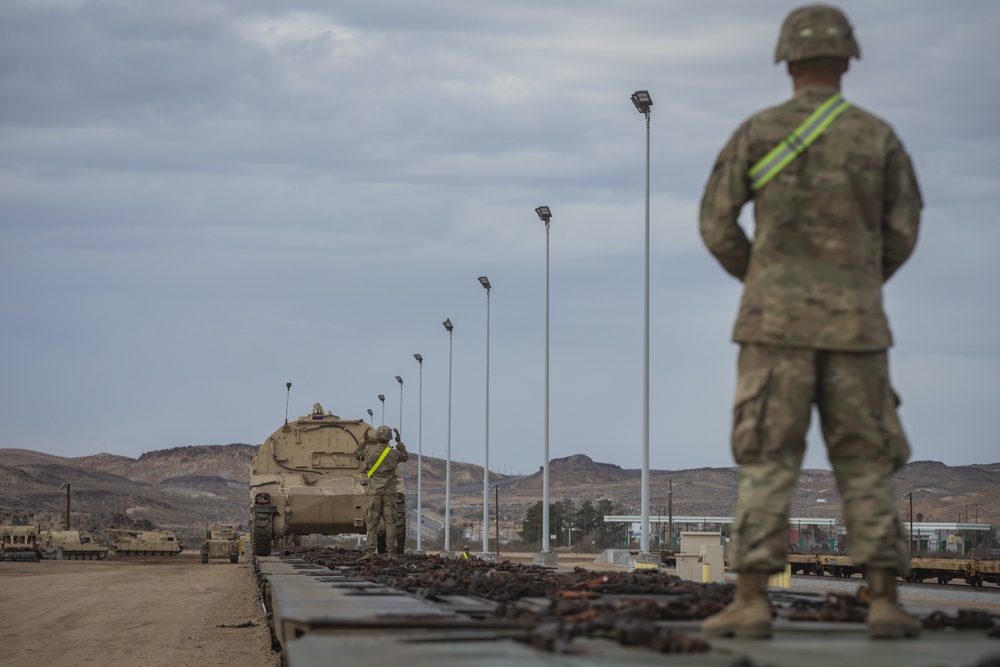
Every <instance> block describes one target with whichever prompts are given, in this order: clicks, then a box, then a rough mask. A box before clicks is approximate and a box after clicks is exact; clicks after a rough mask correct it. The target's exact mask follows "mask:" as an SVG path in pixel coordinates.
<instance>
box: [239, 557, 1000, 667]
mask: <svg viewBox="0 0 1000 667" xmlns="http://www.w3.org/2000/svg"><path fill="white" fill-rule="evenodd" d="M310 561H314V562H310ZM256 562H257V568H258V574H259V578H260V582H261V586H262V592H263V598H264V603H265V607H266V608H267V610H268V612H269V614H270V616H271V620H272V628H273V631H274V635H275V640H276V642H277V643H278V644H279V645H280V646H281V648H282V650H283V652H284V657H285V661H286V664H287V665H288V666H289V667H313V666H318V665H328V664H330V663H331V660H334V659H345V660H362V661H363V662H365V663H371V664H377V663H379V662H381V661H383V660H384V661H393V662H399V661H405V662H406V663H407V665H425V664H426V665H434V666H435V667H450V666H451V665H455V666H458V665H461V667H469V665H505V666H506V665H509V664H511V663H512V662H514V661H516V662H517V663H518V664H522V665H529V666H530V665H539V666H542V665H545V666H560V665H595V666H596V665H608V664H615V665H624V666H632V665H635V666H643V665H653V664H656V665H662V664H664V663H666V664H669V665H675V666H677V667H689V666H700V667H723V666H725V667H730V666H734V665H744V666H747V667H749V666H750V665H761V666H763V665H771V666H774V667H793V666H794V667H800V666H801V665H806V664H808V665H812V666H814V667H826V666H830V667H832V666H834V665H836V666H837V667H840V666H841V665H844V664H856V665H871V666H873V667H878V666H879V665H892V666H893V667H896V666H898V665H899V664H906V665H908V666H910V667H921V666H924V667H944V666H949V665H955V666H959V665H961V666H963V667H967V666H969V665H974V664H976V662H977V661H979V660H982V659H984V658H986V657H987V656H1000V640H997V639H990V638H988V637H987V632H988V630H987V628H988V627H989V626H991V625H993V626H994V630H993V632H996V629H995V628H996V624H997V623H1000V609H998V610H996V613H992V614H991V613H983V612H980V613H979V614H978V615H977V616H976V618H974V619H972V620H970V619H969V618H968V617H966V618H965V621H964V622H965V624H966V625H978V628H977V629H963V628H962V627H950V628H948V629H933V628H929V629H925V631H924V634H923V636H922V637H921V638H920V639H916V640H908V641H872V640H869V639H868V637H867V629H866V626H865V625H864V624H863V622H861V621H862V620H863V608H862V609H861V610H860V611H859V608H858V607H857V606H856V604H855V603H854V602H852V601H851V600H850V599H848V597H846V596H831V595H830V594H827V595H822V594H816V593H796V592H792V591H779V590H772V605H773V606H774V607H775V609H776V611H777V614H778V616H777V618H776V621H775V637H774V639H772V640H769V641H740V640H733V639H723V640H719V639H711V640H706V639H704V638H702V637H701V635H700V632H699V629H698V628H699V624H700V620H699V618H700V617H701V615H707V614H708V613H710V612H711V609H713V608H716V606H717V605H718V604H724V603H725V602H726V601H727V600H728V597H729V595H730V594H731V589H732V586H731V585H725V584H704V585H703V584H692V583H690V582H680V580H677V579H676V577H670V576H669V575H665V574H662V573H652V572H636V573H624V572H618V573H609V574H608V575H607V576H599V573H595V572H593V571H587V572H581V571H580V570H576V571H574V572H572V573H561V574H558V573H552V572H551V571H548V572H546V571H544V570H542V572H541V573H540V572H539V571H538V570H541V568H532V567H520V566H518V567H517V568H512V569H508V570H504V569H502V567H503V566H502V564H498V565H496V566H495V565H493V564H485V563H479V562H477V563H475V564H474V565H471V566H470V565H469V564H468V563H460V562H458V561H454V560H445V559H439V558H437V557H404V558H402V559H400V560H395V561H390V560H388V559H377V560H376V561H373V562H368V563H364V564H361V563H357V561H356V556H349V557H346V558H344V557H340V558H335V559H333V560H332V561H330V560H326V559H325V558H323V557H322V556H321V557H315V556H314V555H309V554H302V553H299V554H295V555H290V556H285V557H278V556H271V557H259V558H258V559H257V561H256ZM526 583H527V584H529V585H528V586H527V588H526V587H525V586H524V584H526ZM643 586H645V587H646V590H647V591H648V592H646V593H643V592H642V590H643V589H642V587H643ZM472 589H475V590H472ZM524 591H528V593H529V594H527V595H521V593H523V592H524ZM609 611H610V614H611V615H610V617H608V616H602V615H603V614H605V613H606V612H609ZM911 611H913V610H911ZM928 611H929V610H923V611H922V613H923V615H924V616H925V617H927V614H928ZM859 614H860V616H859ZM918 615H920V613H919V612H918ZM602 618H603V619H604V620H603V621H602V620H601V619H602ZM609 618H610V620H608V619H609ZM950 618H951V615H950V614H949V613H948V612H940V611H939V612H938V615H937V618H936V622H937V623H938V624H939V625H949V624H951V625H953V626H959V625H961V623H959V622H958V618H957V617H956V619H955V623H950V622H949V619H950ZM803 619H809V620H803ZM835 619H840V620H839V622H833V620H835ZM942 621H943V623H942ZM663 653H669V655H663ZM741 657H746V658H748V659H749V660H750V661H749V662H742V663H741V662H739V660H740V658H741Z"/></svg>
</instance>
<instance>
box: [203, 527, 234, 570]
mask: <svg viewBox="0 0 1000 667" xmlns="http://www.w3.org/2000/svg"><path fill="white" fill-rule="evenodd" d="M209 558H228V559H229V562H230V563H238V562H240V534H239V532H238V531H237V530H236V526H234V525H233V524H231V523H222V524H216V525H214V526H212V527H211V528H210V529H208V530H207V531H206V532H205V541H204V542H202V543H201V562H202V563H207V562H208V559H209Z"/></svg>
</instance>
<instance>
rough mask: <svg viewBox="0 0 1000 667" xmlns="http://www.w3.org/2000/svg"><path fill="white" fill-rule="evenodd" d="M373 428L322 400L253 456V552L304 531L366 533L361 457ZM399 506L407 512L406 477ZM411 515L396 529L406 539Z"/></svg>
mask: <svg viewBox="0 0 1000 667" xmlns="http://www.w3.org/2000/svg"><path fill="white" fill-rule="evenodd" d="M370 429H371V426H370V425H369V424H367V423H366V422H364V421H362V420H348V419H341V418H340V417H337V416H336V415H333V414H331V413H328V412H324V411H323V408H322V406H320V405H319V404H318V403H317V404H315V405H314V406H313V411H312V413H311V414H309V415H306V416H304V417H300V418H299V419H297V420H295V421H294V422H290V423H287V424H285V425H283V426H282V427H280V428H279V429H278V430H276V431H275V432H274V433H272V434H271V436H270V437H269V438H268V439H267V440H266V441H265V442H264V443H263V444H262V445H261V446H260V449H259V450H258V451H257V454H256V455H255V456H254V459H253V464H252V466H251V474H250V490H251V492H250V513H251V521H252V526H253V551H254V554H256V555H258V556H266V555H268V554H270V553H271V549H272V547H273V545H274V544H275V543H280V544H287V543H294V542H296V538H297V537H298V536H301V535H342V534H364V533H365V532H366V530H365V509H366V507H367V501H366V495H365V485H364V483H363V482H364V481H366V475H365V473H364V470H363V469H362V467H363V464H362V462H361V460H360V458H359V456H357V454H358V452H359V451H360V449H361V448H362V443H363V442H364V438H365V434H366V433H367V432H368V431H369V430H370ZM397 491H398V492H397V505H398V506H400V505H401V506H402V508H403V509H404V510H405V495H404V489H403V484H402V476H401V475H400V481H399V482H398V484H397ZM405 521H406V515H405V511H404V512H402V518H401V521H400V523H401V526H402V527H401V528H400V527H397V532H398V533H399V534H401V535H402V536H403V538H404V539H405V536H406V528H405Z"/></svg>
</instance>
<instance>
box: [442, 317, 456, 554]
mask: <svg viewBox="0 0 1000 667" xmlns="http://www.w3.org/2000/svg"><path fill="white" fill-rule="evenodd" d="M443 324H444V328H445V331H447V332H448V457H447V458H446V459H445V463H444V550H445V553H450V552H451V361H452V354H451V353H452V348H453V343H454V338H455V334H454V331H455V327H454V326H453V325H452V323H451V318H449V319H447V320H445V321H444V322H443Z"/></svg>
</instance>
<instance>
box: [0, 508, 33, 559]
mask: <svg viewBox="0 0 1000 667" xmlns="http://www.w3.org/2000/svg"><path fill="white" fill-rule="evenodd" d="M41 559H42V547H41V545H40V544H39V543H38V526H36V525H34V524H33V523H31V515H30V514H28V513H27V512H12V513H11V514H10V516H9V517H8V518H7V521H6V523H4V525H3V528H0V560H28V561H36V562H37V561H40V560H41Z"/></svg>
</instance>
